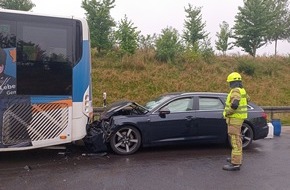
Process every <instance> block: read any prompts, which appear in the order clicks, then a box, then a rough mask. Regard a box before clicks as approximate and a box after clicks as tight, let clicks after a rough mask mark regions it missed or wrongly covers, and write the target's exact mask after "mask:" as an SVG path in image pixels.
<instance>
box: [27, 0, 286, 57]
mask: <svg viewBox="0 0 290 190" xmlns="http://www.w3.org/2000/svg"><path fill="white" fill-rule="evenodd" d="M32 2H33V3H34V4H35V5H36V7H34V8H33V9H32V11H33V12H37V13H44V14H53V15H65V16H77V17H82V18H85V11H84V9H83V8H82V7H81V3H82V0H32ZM188 4H191V5H192V6H193V7H201V14H202V20H203V22H205V23H206V27H205V30H206V31H207V32H209V37H210V38H211V45H212V47H213V48H214V49H215V41H216V40H217V37H216V33H217V32H219V31H220V27H219V25H220V24H221V23H222V22H223V21H226V22H227V23H228V24H229V25H230V27H233V25H234V21H235V15H236V14H237V12H238V7H239V6H243V0H115V7H114V8H113V9H111V16H112V17H113V18H114V20H115V21H116V22H118V21H120V20H121V19H123V18H124V17H125V15H126V16H127V18H128V19H129V20H130V21H131V22H132V23H133V24H134V26H135V27H137V30H138V31H140V32H141V34H143V35H147V34H150V35H152V34H154V33H155V34H161V31H162V29H164V28H166V27H173V28H175V29H177V30H178V31H179V34H182V30H183V29H184V20H185V11H184V8H185V7H188ZM217 53H218V52H217ZM228 53H229V54H245V53H244V52H243V51H241V49H240V48H234V49H233V50H231V51H228ZM257 54H258V55H261V56H263V55H265V56H271V55H273V54H274V44H269V45H267V46H264V47H262V48H259V49H258V50H257ZM278 54H280V55H288V54H290V43H289V42H287V41H279V42H278Z"/></svg>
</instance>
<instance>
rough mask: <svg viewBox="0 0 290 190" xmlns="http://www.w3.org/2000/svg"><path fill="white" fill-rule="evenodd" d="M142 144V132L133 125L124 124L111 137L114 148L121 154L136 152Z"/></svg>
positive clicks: (111, 144)
mask: <svg viewBox="0 0 290 190" xmlns="http://www.w3.org/2000/svg"><path fill="white" fill-rule="evenodd" d="M140 145H141V135H140V132H139V131H138V130H137V129H136V128H134V127H131V126H124V127H121V128H120V129H118V130H117V131H115V132H114V133H113V135H112V136H111V138H110V146H111V148H112V150H113V151H114V152H115V153H117V154H121V155H129V154H133V153H135V152H136V151H137V150H138V149H139V148H140Z"/></svg>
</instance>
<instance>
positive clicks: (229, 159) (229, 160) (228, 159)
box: [227, 158, 242, 166]
mask: <svg viewBox="0 0 290 190" xmlns="http://www.w3.org/2000/svg"><path fill="white" fill-rule="evenodd" d="M227 162H228V163H232V159H231V158H227ZM240 166H242V164H240Z"/></svg>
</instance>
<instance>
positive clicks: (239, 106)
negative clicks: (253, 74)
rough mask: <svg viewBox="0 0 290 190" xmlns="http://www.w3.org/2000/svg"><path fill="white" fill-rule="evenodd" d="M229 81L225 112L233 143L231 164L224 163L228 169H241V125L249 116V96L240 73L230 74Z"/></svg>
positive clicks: (228, 160) (229, 160) (225, 168)
mask: <svg viewBox="0 0 290 190" xmlns="http://www.w3.org/2000/svg"><path fill="white" fill-rule="evenodd" d="M227 82H228V83H229V85H230V88H231V91H230V93H229V94H228V96H227V99H226V106H225V109H224V112H223V115H224V118H225V119H226V122H227V126H228V135H229V139H230V142H231V145H232V151H231V158H227V162H229V164H227V165H224V167H223V169H224V170H227V171H237V170H240V166H241V165H242V159H243V145H242V138H241V127H242V124H243V122H244V120H245V119H246V118H247V116H248V113H247V112H248V110H247V105H248V101H249V96H248V95H247V93H246V90H245V89H244V88H243V85H242V77H241V75H240V74H239V73H237V72H233V73H231V74H229V75H228V77H227Z"/></svg>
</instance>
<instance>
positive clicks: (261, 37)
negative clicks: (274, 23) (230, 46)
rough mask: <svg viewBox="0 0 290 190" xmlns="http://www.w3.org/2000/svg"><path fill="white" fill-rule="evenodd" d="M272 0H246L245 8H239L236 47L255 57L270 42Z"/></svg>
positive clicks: (235, 31) (235, 35)
mask: <svg viewBox="0 0 290 190" xmlns="http://www.w3.org/2000/svg"><path fill="white" fill-rule="evenodd" d="M270 1H271V0H244V6H243V7H238V9H239V12H238V14H237V15H236V17H235V19H236V20H235V25H234V28H233V29H234V35H233V37H234V38H235V39H236V41H235V45H236V46H238V47H241V48H243V51H245V52H247V53H249V54H250V55H252V56H253V57H255V56H256V52H257V49H258V48H260V47H262V46H264V45H265V44H266V43H267V40H268V31H269V27H271V26H270V22H269V21H271V19H272V15H271V11H270V9H269V7H270Z"/></svg>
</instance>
